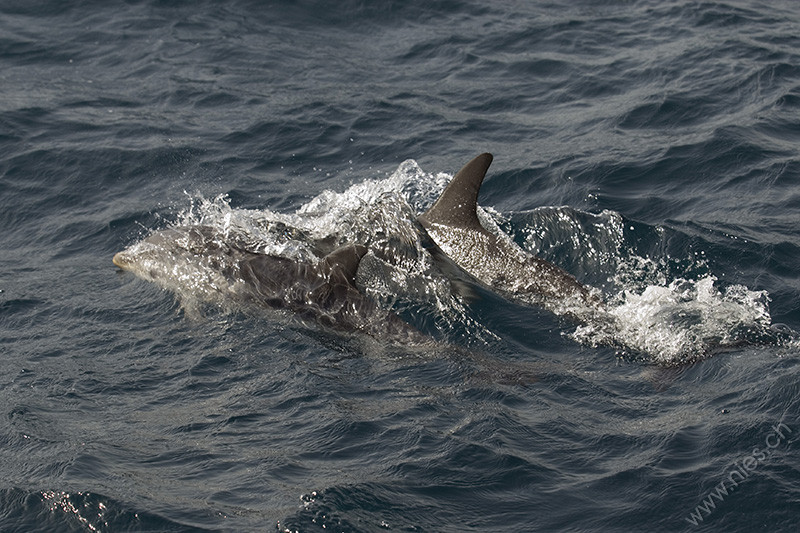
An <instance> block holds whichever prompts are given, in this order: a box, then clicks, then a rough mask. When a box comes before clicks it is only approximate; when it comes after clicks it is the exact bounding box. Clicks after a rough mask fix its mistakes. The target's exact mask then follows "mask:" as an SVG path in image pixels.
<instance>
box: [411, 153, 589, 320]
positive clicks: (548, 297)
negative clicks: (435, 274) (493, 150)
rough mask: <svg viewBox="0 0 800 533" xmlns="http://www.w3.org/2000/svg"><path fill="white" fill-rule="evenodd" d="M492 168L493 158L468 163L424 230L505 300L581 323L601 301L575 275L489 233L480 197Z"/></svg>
mask: <svg viewBox="0 0 800 533" xmlns="http://www.w3.org/2000/svg"><path fill="white" fill-rule="evenodd" d="M491 163H492V154H488V153H484V154H481V155H479V156H477V157H476V158H474V159H473V160H472V161H470V162H469V163H467V164H466V165H465V166H464V168H462V169H461V170H460V171H459V172H458V173H457V174H456V175H455V176H454V177H453V179H452V180H451V181H450V183H449V184H448V185H447V187H446V188H445V189H444V192H442V194H441V196H440V197H439V198H438V200H437V201H436V203H434V204H433V206H432V207H431V208H430V209H429V210H428V211H427V212H425V213H424V214H422V215H420V216H419V217H418V221H419V222H420V224H421V225H422V226H423V227H424V228H425V230H426V231H427V232H428V234H429V235H430V237H431V239H433V241H434V242H435V243H436V245H437V246H438V247H439V248H440V249H441V250H442V251H443V252H444V253H445V254H446V255H447V256H449V257H450V259H452V260H453V262H454V263H456V265H458V266H459V267H460V268H462V269H464V270H465V271H466V272H467V273H469V274H470V275H471V276H473V277H474V278H476V279H477V280H478V281H480V282H481V283H483V284H485V285H487V286H488V287H489V288H491V289H492V290H494V291H496V292H497V293H499V294H500V295H502V296H503V297H505V298H508V299H510V300H514V301H519V302H522V303H529V304H535V305H541V306H543V307H545V308H546V309H549V310H551V311H553V312H555V313H556V314H560V315H571V316H573V317H576V318H579V319H580V315H583V314H586V313H585V311H590V310H592V309H596V308H597V306H598V305H599V303H600V302H599V299H598V298H596V297H595V296H594V295H593V294H592V293H591V292H590V291H589V290H588V289H587V288H586V287H584V286H583V285H581V284H580V283H579V282H578V280H576V279H575V278H574V277H573V276H572V275H570V274H568V273H567V272H565V271H564V270H562V269H561V268H559V267H557V266H556V265H553V264H552V263H549V262H547V261H545V260H543V259H540V258H538V257H535V256H533V255H530V254H528V253H527V252H525V251H524V250H523V249H522V248H520V247H519V246H517V245H516V244H515V243H514V242H513V241H512V240H511V239H510V238H509V237H508V236H506V235H498V234H495V233H492V232H490V231H488V230H487V229H486V228H484V227H483V225H482V224H481V222H480V220H479V219H478V213H477V209H478V192H479V191H480V187H481V183H482V182H483V179H484V177H485V176H486V171H487V170H488V169H489V165H490V164H491Z"/></svg>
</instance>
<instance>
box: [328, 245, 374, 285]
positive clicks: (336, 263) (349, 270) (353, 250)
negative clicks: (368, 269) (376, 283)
mask: <svg viewBox="0 0 800 533" xmlns="http://www.w3.org/2000/svg"><path fill="white" fill-rule="evenodd" d="M366 253H367V247H366V246H362V245H360V244H348V245H346V246H342V247H341V248H337V249H336V250H334V251H332V252H331V253H329V254H328V255H326V256H325V257H323V258H322V261H320V264H321V265H322V268H323V269H324V270H325V271H326V272H328V273H332V272H333V271H334V270H338V271H339V272H341V273H342V274H343V275H344V277H345V278H346V279H347V281H348V282H349V283H351V284H354V285H355V279H356V272H357V271H358V264H359V263H360V262H361V258H362V257H364V254H366Z"/></svg>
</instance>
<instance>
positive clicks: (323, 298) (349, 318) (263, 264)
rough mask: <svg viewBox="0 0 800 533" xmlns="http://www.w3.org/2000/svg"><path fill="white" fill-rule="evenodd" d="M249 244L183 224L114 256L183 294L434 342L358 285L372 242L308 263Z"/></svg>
mask: <svg viewBox="0 0 800 533" xmlns="http://www.w3.org/2000/svg"><path fill="white" fill-rule="evenodd" d="M245 246H246V245H245V244H244V243H242V242H238V241H237V239H236V238H235V237H233V238H232V237H231V236H230V235H223V234H221V233H220V232H219V230H217V229H215V228H212V227H209V226H188V227H177V228H171V229H166V230H163V231H157V232H155V233H153V234H151V235H150V236H149V237H147V238H146V239H144V240H143V241H141V242H139V243H136V244H134V245H133V246H131V247H130V248H128V249H126V250H124V251H122V252H119V253H117V254H116V255H114V257H113V262H114V264H115V265H117V266H118V267H119V268H121V269H123V270H128V271H131V272H133V273H134V274H136V275H137V276H139V277H141V278H143V279H145V280H148V281H154V282H157V283H159V284H161V285H162V286H164V287H167V288H172V289H177V290H178V292H180V291H181V290H182V289H183V287H184V286H186V285H189V286H192V285H194V286H199V288H200V291H199V292H201V293H208V292H213V291H217V292H222V293H224V294H225V295H226V296H233V297H234V299H239V300H242V301H245V302H248V303H253V304H256V305H257V306H261V307H266V308H270V309H283V310H288V311H290V312H291V313H294V314H296V315H298V316H300V317H301V318H303V319H310V320H313V321H316V322H317V323H319V324H322V325H323V326H325V327H328V328H330V329H334V330H339V331H360V332H363V333H366V334H367V335H370V336H373V337H377V338H381V339H383V338H386V339H390V340H391V341H393V342H399V343H407V344H424V343H427V342H429V340H430V339H429V338H428V337H426V336H425V335H424V334H423V333H421V332H420V331H419V330H417V329H416V328H414V327H413V326H411V325H410V324H408V323H407V322H405V321H403V320H402V319H401V318H400V317H399V316H398V315H396V314H395V313H393V312H391V311H388V310H384V309H382V308H380V307H379V306H378V305H377V304H376V303H375V302H373V301H372V300H371V299H369V298H368V297H366V296H365V295H363V294H362V293H361V291H359V289H358V288H357V287H356V281H355V278H356V272H357V270H358V265H359V263H360V262H361V258H362V257H363V256H364V255H365V254H366V253H367V251H368V250H367V247H365V246H362V245H359V244H350V245H345V246H342V247H340V248H338V249H336V250H334V251H333V252H331V253H329V254H328V255H326V256H324V257H322V258H320V259H319V260H318V261H316V262H312V261H309V262H305V261H294V260H292V259H288V258H286V257H282V256H276V255H268V254H264V253H256V252H253V251H250V250H247V249H246V248H245ZM209 289H211V290H209Z"/></svg>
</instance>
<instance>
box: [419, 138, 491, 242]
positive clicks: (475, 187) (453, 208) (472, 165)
mask: <svg viewBox="0 0 800 533" xmlns="http://www.w3.org/2000/svg"><path fill="white" fill-rule="evenodd" d="M491 164H492V154H488V153H486V154H481V155H479V156H478V157H476V158H474V159H473V160H472V161H470V162H469V163H467V164H466V165H464V167H463V168H462V169H461V170H459V171H458V173H457V174H456V175H455V176H454V177H453V179H452V180H451V181H450V183H449V184H447V187H445V189H444V192H442V195H441V196H440V197H439V199H438V200H436V203H435V204H433V207H431V208H430V209H428V211H427V212H426V213H425V214H424V215H422V216H421V217H419V218H420V221H421V222H423V224H424V223H433V224H443V225H446V226H457V227H464V228H473V229H482V226H481V223H480V221H478V213H477V209H478V191H480V188H481V183H483V178H484V177H485V176H486V171H487V170H489V165H491Z"/></svg>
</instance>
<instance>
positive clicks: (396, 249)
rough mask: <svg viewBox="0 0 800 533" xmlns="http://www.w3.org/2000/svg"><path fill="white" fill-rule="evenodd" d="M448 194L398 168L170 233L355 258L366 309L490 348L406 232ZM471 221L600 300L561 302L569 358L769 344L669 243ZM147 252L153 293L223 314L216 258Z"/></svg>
mask: <svg viewBox="0 0 800 533" xmlns="http://www.w3.org/2000/svg"><path fill="white" fill-rule="evenodd" d="M449 180H450V176H449V175H447V174H429V173H426V172H424V171H423V170H422V169H421V168H420V167H419V166H418V165H417V164H416V162H414V161H412V160H409V161H405V162H404V163H402V164H401V165H400V166H399V167H398V168H397V170H395V172H393V173H392V174H391V175H389V176H387V177H384V178H377V179H368V180H365V181H363V182H360V183H357V184H354V185H352V186H350V187H349V188H348V189H346V190H345V191H343V192H334V191H323V192H322V193H321V194H319V195H318V196H317V197H315V198H313V199H311V200H310V201H309V202H307V203H306V204H304V205H301V206H300V207H299V208H298V209H297V210H296V211H295V212H293V213H277V212H274V211H271V210H269V209H239V208H235V207H232V206H231V205H230V200H229V199H228V198H227V197H225V196H217V197H215V198H212V199H205V198H202V197H198V198H192V199H191V201H190V205H189V207H188V208H187V209H185V210H184V211H183V212H181V213H180V214H179V216H178V219H177V220H176V222H175V223H174V227H187V226H204V227H210V228H213V230H214V231H213V234H214V235H215V237H214V239H216V241H215V243H216V245H217V246H219V247H224V246H228V245H229V244H230V243H236V246H237V247H238V248H240V249H245V250H248V251H252V252H255V253H263V254H269V255H274V256H280V257H286V258H288V259H292V260H295V261H304V262H315V261H318V260H319V258H320V257H322V256H324V255H325V254H327V253H329V252H330V251H332V250H333V249H335V248H336V247H338V246H340V245H342V244H347V243H360V244H364V245H366V246H368V247H369V250H370V252H369V253H368V254H367V255H366V256H365V257H364V258H363V259H362V262H361V265H360V266H359V270H358V276H357V283H358V286H359V289H360V290H361V291H363V292H364V293H365V294H366V295H367V296H369V297H370V298H371V299H372V300H374V301H375V302H376V303H378V304H379V305H380V306H381V307H382V308H384V309H391V310H393V311H394V312H396V313H398V314H400V315H401V316H402V317H404V318H406V319H408V320H410V321H412V322H414V323H415V325H417V326H418V327H420V328H421V329H423V330H424V331H427V332H428V333H431V334H434V335H438V336H439V338H440V339H442V337H444V339H443V340H449V341H453V340H456V338H454V337H453V335H455V337H458V336H460V338H459V339H458V340H460V341H465V340H466V341H467V343H479V344H485V343H486V342H490V341H491V340H493V339H497V338H498V337H496V335H495V334H494V333H492V332H491V331H490V330H489V329H487V328H486V327H485V326H484V325H483V324H481V323H480V322H478V321H477V320H475V319H474V318H473V317H472V315H471V313H470V309H469V306H468V304H467V303H466V301H465V299H464V298H463V297H462V296H461V295H460V294H459V293H458V291H457V290H455V288H456V287H455V285H454V282H453V280H452V279H451V278H452V276H451V275H450V274H452V273H448V272H443V271H442V270H440V268H439V266H437V264H436V262H435V261H434V260H433V258H432V256H431V255H430V253H429V251H428V250H427V249H426V243H425V242H424V241H423V239H424V238H425V236H424V233H423V232H422V231H421V228H420V226H419V225H418V223H417V222H416V215H417V214H418V213H421V212H424V211H425V210H426V209H427V208H428V207H429V206H430V205H431V204H432V203H433V202H434V201H435V200H436V198H437V196H438V195H439V193H440V192H441V190H442V189H443V188H444V186H445V185H446V184H447V183H448V182H449ZM478 214H479V217H480V220H481V223H482V224H483V225H484V226H485V227H486V228H487V229H488V230H489V231H492V232H494V233H495V234H497V235H501V236H502V237H503V238H504V239H508V240H509V241H511V242H513V243H515V245H517V246H519V248H520V249H521V250H525V251H526V252H528V253H531V254H534V255H537V256H539V257H542V258H543V259H546V260H548V261H550V262H552V263H555V264H557V265H559V266H561V267H562V268H564V269H565V270H567V271H569V272H571V273H573V274H575V275H576V276H577V277H578V278H579V279H581V280H582V281H584V282H585V283H587V284H588V285H590V286H592V287H594V288H595V289H594V290H595V291H597V293H598V294H601V293H602V298H603V300H604V302H605V303H604V305H603V306H602V308H600V309H597V308H592V309H576V308H575V305H574V302H573V303H570V302H564V306H565V309H566V308H568V309H566V311H565V312H564V313H562V314H563V315H565V316H573V317H578V318H579V320H580V322H581V324H580V325H577V326H574V329H571V328H570V329H569V331H568V332H567V333H566V334H567V335H569V336H570V337H571V338H573V339H574V340H576V341H578V342H580V343H582V344H585V345H588V346H600V345H610V346H614V347H616V348H618V349H620V351H622V352H624V353H628V354H634V355H635V356H636V357H643V358H645V359H646V360H648V361H650V362H653V363H657V364H664V365H671V364H682V363H685V362H688V361H693V360H696V359H698V358H701V357H704V356H706V355H708V354H710V353H713V352H715V351H717V350H720V349H726V348H730V347H734V346H737V345H740V344H742V343H746V342H750V341H752V340H753V339H759V338H762V337H764V336H765V335H767V334H768V332H769V331H770V322H771V319H770V314H769V310H768V303H769V297H768V295H767V293H766V292H764V291H752V290H750V289H748V288H747V287H745V286H742V285H725V284H722V283H720V281H719V280H718V279H717V278H716V277H715V276H714V275H713V274H712V273H711V272H710V271H709V268H708V265H707V263H706V261H705V259H704V258H703V257H702V254H700V255H699V256H698V255H696V254H695V255H693V254H691V253H688V249H687V248H686V247H685V246H684V247H683V248H681V246H677V247H676V246H675V242H676V241H680V240H681V235H680V234H676V233H675V232H670V230H667V229H665V228H661V227H652V226H647V225H643V224H638V223H632V222H630V221H627V220H625V219H624V217H623V216H622V215H620V214H619V213H616V212H613V211H603V212H601V213H599V214H591V213H586V212H582V211H578V210H574V209H571V208H568V207H546V208H540V209H536V210H533V211H528V212H522V213H510V214H503V213H501V212H499V211H497V210H495V209H493V208H488V207H487V208H484V209H479V212H478ZM683 238H684V240H685V236H683ZM206 244H208V243H206ZM137 246H138V247H139V248H137ZM147 246H148V244H147V243H145V242H144V241H143V242H141V243H139V244H138V245H134V246H133V247H131V249H130V250H133V251H134V252H135V253H137V254H139V257H140V259H142V260H143V264H144V265H145V267H144V268H146V269H151V270H155V269H162V270H165V271H169V274H170V275H169V276H166V279H168V280H169V281H168V285H169V286H167V287H166V288H168V289H171V290H173V291H174V292H176V293H177V294H178V295H179V297H180V299H181V303H182V305H183V306H184V308H186V309H196V308H198V307H200V306H201V304H202V303H207V302H212V303H214V304H215V305H218V306H221V307H224V308H226V309H227V310H236V308H235V305H233V303H232V302H233V301H234V299H233V298H232V296H234V295H235V294H236V290H237V289H236V283H235V280H234V281H231V280H230V279H228V278H225V276H221V275H220V270H221V269H224V268H227V266H226V265H224V264H222V263H224V261H225V257H224V254H221V256H220V258H208V257H205V258H202V257H200V256H199V255H198V254H197V253H195V251H193V249H192V246H193V243H190V242H186V243H185V245H184V246H178V247H177V248H176V249H174V250H170V251H169V254H167V255H165V254H163V253H162V254H161V255H158V254H157V253H155V252H154V250H152V249H149V250H148V249H147ZM162 252H163V251H162ZM681 252H686V253H684V257H681V256H680V253H681ZM148 254H149V256H148ZM675 257H679V259H675ZM154 277H155V276H154ZM162 285H163V283H162ZM567 311H568V312H567ZM568 327H569V326H568ZM453 331H459V332H461V333H452V332H453Z"/></svg>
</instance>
